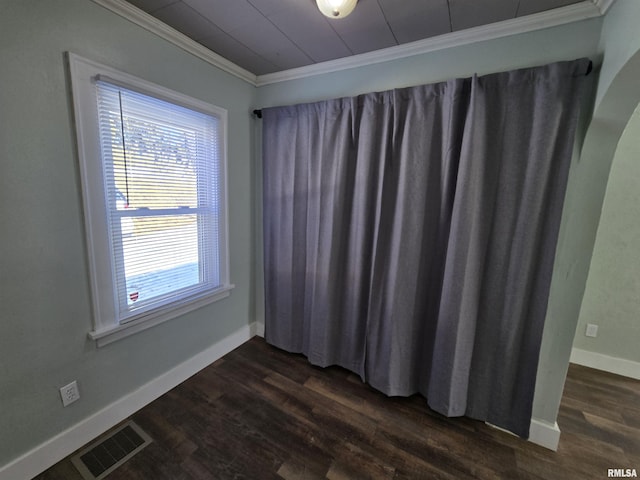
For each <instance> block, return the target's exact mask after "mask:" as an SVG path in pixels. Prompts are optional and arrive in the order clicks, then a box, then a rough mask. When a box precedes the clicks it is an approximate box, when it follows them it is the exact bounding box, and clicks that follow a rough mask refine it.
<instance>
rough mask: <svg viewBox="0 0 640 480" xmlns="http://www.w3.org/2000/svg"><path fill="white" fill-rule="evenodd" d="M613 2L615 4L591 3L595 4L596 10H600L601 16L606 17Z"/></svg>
mask: <svg viewBox="0 0 640 480" xmlns="http://www.w3.org/2000/svg"><path fill="white" fill-rule="evenodd" d="M613 2H615V0H593V3H595V5H596V7H598V10H600V14H601V15H606V13H607V12H608V11H609V9H610V8H611V5H613Z"/></svg>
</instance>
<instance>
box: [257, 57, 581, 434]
mask: <svg viewBox="0 0 640 480" xmlns="http://www.w3.org/2000/svg"><path fill="white" fill-rule="evenodd" d="M588 65H589V61H588V60H587V59H581V60H577V61H574V62H561V63H557V64H552V65H547V66H544V67H537V68H531V69H524V70H517V71H512V72H505V73H497V74H493V75H487V76H484V77H473V78H468V79H456V80H451V81H448V82H443V83H438V84H433V85H424V86H418V87H410V88H404V89H399V90H393V91H387V92H380V93H371V94H366V95H361V96H358V97H354V98H343V99H337V100H329V101H324V102H318V103H313V104H304V105H295V106H289V107H274V108H268V109H264V110H263V122H264V124H263V167H264V176H263V178H264V191H263V195H264V198H263V203H264V249H265V294H266V331H265V337H266V339H267V341H268V342H269V343H271V344H273V345H275V346H277V347H279V348H282V349H285V350H287V351H291V352H298V353H303V354H305V355H306V356H307V357H308V359H309V361H310V362H311V363H313V364H316V365H319V366H328V365H340V366H342V367H345V368H348V369H350V370H351V371H353V372H356V373H357V374H358V375H360V376H361V378H362V379H363V380H365V381H367V382H368V383H370V384H371V385H372V386H374V387H375V388H377V389H379V390H381V391H382V392H384V393H386V394H387V395H403V396H404V395H412V394H414V393H421V394H422V395H424V396H425V397H426V398H427V401H428V403H429V405H430V406H431V407H432V408H433V409H434V410H436V411H438V412H440V413H442V414H444V415H447V416H461V415H468V416H470V417H472V418H477V419H481V420H485V421H488V422H491V423H493V424H495V425H497V426H500V427H503V428H506V429H509V430H511V431H513V432H514V433H517V434H518V435H521V436H525V437H526V436H528V431H529V423H530V419H531V407H532V401H533V389H534V386H535V378H536V369H537V362H538V355H539V350H540V341H541V337H542V328H543V325H544V318H545V314H546V307H547V299H548V294H549V286H550V282H551V273H552V269H553V260H554V256H555V246H556V243H557V236H558V229H559V224H560V215H561V212H562V203H563V198H564V192H565V189H566V182H567V176H568V169H569V165H570V160H571V153H572V148H573V138H574V132H575V125H576V121H577V115H578V110H579V99H580V92H581V91H582V84H583V83H584V77H585V73H586V72H587V69H588Z"/></svg>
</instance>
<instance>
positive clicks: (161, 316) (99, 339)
mask: <svg viewBox="0 0 640 480" xmlns="http://www.w3.org/2000/svg"><path fill="white" fill-rule="evenodd" d="M234 287H235V285H227V286H226V287H224V288H220V289H218V290H216V291H215V292H214V293H212V294H208V295H205V296H203V297H202V298H198V299H197V300H190V301H188V302H184V303H179V304H177V305H175V304H172V305H170V306H169V308H166V309H164V311H163V312H161V313H157V312H155V313H154V314H153V315H152V316H149V317H142V318H139V319H137V320H134V321H132V322H127V323H123V324H121V325H117V326H113V327H109V328H107V329H103V330H99V331H98V330H94V331H92V332H89V333H88V336H89V338H90V339H92V340H96V343H97V345H98V347H104V346H105V345H109V344H110V343H112V342H115V341H116V340H120V339H122V338H125V337H128V336H129V335H133V334H134V333H138V332H141V331H143V330H146V329H147V328H151V327H153V326H155V325H159V324H160V323H163V322H166V321H168V320H172V319H174V318H177V317H179V316H180V315H184V314H185V313H189V312H191V311H193V310H196V309H198V308H202V307H204V306H205V305H209V304H210V303H213V302H217V301H218V300H222V299H223V298H227V297H228V296H229V295H230V294H231V290H233V288H234Z"/></svg>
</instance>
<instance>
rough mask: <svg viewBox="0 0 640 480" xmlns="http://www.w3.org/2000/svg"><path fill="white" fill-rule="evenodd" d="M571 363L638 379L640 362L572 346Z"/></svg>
mask: <svg viewBox="0 0 640 480" xmlns="http://www.w3.org/2000/svg"><path fill="white" fill-rule="evenodd" d="M570 361H571V363H576V364H578V365H583V366H585V367H590V368H595V369H597V370H604V371H605V372H609V373H615V374H616V375H622V376H624V377H629V378H635V379H636V380H640V363H639V362H634V361H631V360H625V359H624V358H617V357H610V356H609V355H603V354H602V353H595V352H589V351H588V350H581V349H579V348H573V349H572V350H571V359H570Z"/></svg>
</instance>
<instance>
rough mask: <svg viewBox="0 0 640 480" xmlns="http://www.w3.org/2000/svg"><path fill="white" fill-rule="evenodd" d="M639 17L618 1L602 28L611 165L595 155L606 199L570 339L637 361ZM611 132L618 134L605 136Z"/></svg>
mask: <svg viewBox="0 0 640 480" xmlns="http://www.w3.org/2000/svg"><path fill="white" fill-rule="evenodd" d="M639 21H640V2H639V1H637V0H617V1H616V2H615V3H614V4H613V6H612V7H611V9H610V11H609V12H608V14H607V16H606V18H605V21H604V24H603V28H602V37H601V41H600V43H601V47H600V48H601V49H602V50H603V51H605V56H604V61H603V65H602V73H601V75H600V84H599V86H598V104H599V105H600V104H601V103H604V102H603V100H605V101H607V100H609V103H608V104H607V105H605V106H603V108H601V109H600V110H604V112H603V114H602V115H601V118H600V121H601V123H602V124H603V128H602V130H603V134H602V135H599V136H598V138H597V142H598V144H600V145H603V144H604V143H606V142H608V143H610V144H611V147H610V149H611V150H613V151H614V152H615V156H614V157H613V164H612V165H611V160H612V157H611V155H607V156H606V157H602V156H601V158H599V159H598V162H599V163H600V164H601V165H602V164H603V163H604V164H605V165H607V163H606V162H605V161H603V160H606V161H608V162H609V163H608V165H611V172H610V176H609V181H608V184H607V186H606V194H605V193H604V191H603V190H598V191H596V192H591V195H592V197H593V196H594V195H599V196H601V197H602V196H604V204H603V205H602V216H601V218H600V224H599V226H598V232H597V237H596V239H595V247H594V251H593V257H592V259H591V265H590V270H589V277H588V280H587V286H586V291H585V294H584V300H583V303H582V309H581V311H580V319H579V323H578V328H577V329H576V334H575V342H574V347H576V348H579V349H581V350H586V351H589V352H594V353H599V354H604V355H608V356H612V357H616V358H622V359H624V360H630V361H634V362H640V349H639V348H638V343H639V342H640V316H639V314H638V312H640V225H639V224H638V218H639V215H640V196H639V195H638V185H639V183H640V143H639V142H638V137H639V136H640V106H639V105H638V100H639V99H640V82H639V81H638V79H640V67H639V65H640V59H639V58H638V57H639V56H640V28H638V22H639ZM622 69H624V71H623V72H621V70H622ZM622 74H624V76H623V77H622V78H620V77H621V76H622ZM627 79H628V81H626V80H627ZM616 82H617V83H616ZM612 95H615V97H614V99H613V101H611V96H612ZM634 108H635V113H634V114H633V115H632V116H631V117H630V116H629V111H630V110H631V109H634ZM627 121H628V123H627ZM623 128H625V130H624V134H623V135H622V137H620V140H619V142H618V136H619V135H620V132H621V130H622V129H623ZM609 131H614V132H616V133H617V136H615V137H614V138H613V139H610V140H609V139H608V138H607V136H608V135H607V133H608V132H609ZM601 168H602V167H601ZM587 323H594V324H597V325H599V331H598V337H596V338H590V337H586V336H585V328H586V324H587Z"/></svg>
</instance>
